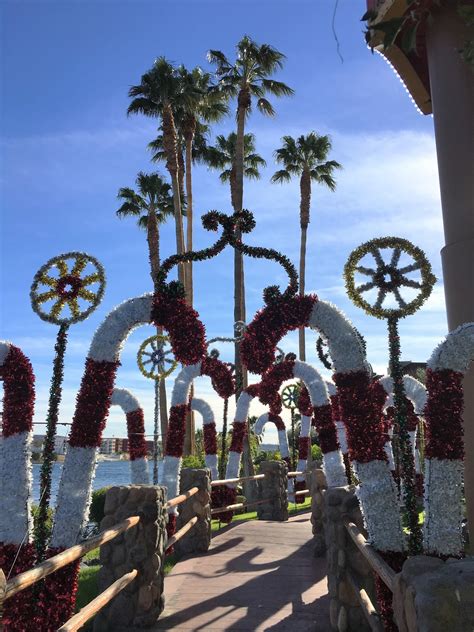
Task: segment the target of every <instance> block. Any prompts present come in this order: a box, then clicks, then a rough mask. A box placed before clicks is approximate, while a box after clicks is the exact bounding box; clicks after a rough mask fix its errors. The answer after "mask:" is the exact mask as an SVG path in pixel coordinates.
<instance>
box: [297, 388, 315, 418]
mask: <svg viewBox="0 0 474 632" xmlns="http://www.w3.org/2000/svg"><path fill="white" fill-rule="evenodd" d="M298 410H299V411H300V413H301V414H302V415H306V416H307V417H311V415H312V414H313V406H312V404H311V398H310V396H309V393H308V389H307V388H306V386H303V388H302V389H301V391H300V395H299V397H298Z"/></svg>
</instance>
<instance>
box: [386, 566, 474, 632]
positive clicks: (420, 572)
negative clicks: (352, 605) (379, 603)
mask: <svg viewBox="0 0 474 632" xmlns="http://www.w3.org/2000/svg"><path fill="white" fill-rule="evenodd" d="M393 611H394V616H395V621H396V623H397V625H398V629H399V632H446V630H451V631H452V632H454V631H456V632H470V631H471V630H474V559H472V558H467V559H464V560H456V559H450V560H448V561H447V562H443V561H442V560H440V559H438V558H436V557H428V556H425V555H418V556H416V557H412V558H410V559H408V560H407V561H406V562H405V564H404V565H403V569H402V572H401V573H399V574H398V575H397V576H396V578H395V587H394V591H393Z"/></svg>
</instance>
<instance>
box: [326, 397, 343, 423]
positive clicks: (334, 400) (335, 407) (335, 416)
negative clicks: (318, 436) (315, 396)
mask: <svg viewBox="0 0 474 632" xmlns="http://www.w3.org/2000/svg"><path fill="white" fill-rule="evenodd" d="M329 399H330V401H331V416H332V420H333V421H334V423H336V421H342V420H341V410H340V407H339V398H338V396H337V395H331V396H330V397H329Z"/></svg>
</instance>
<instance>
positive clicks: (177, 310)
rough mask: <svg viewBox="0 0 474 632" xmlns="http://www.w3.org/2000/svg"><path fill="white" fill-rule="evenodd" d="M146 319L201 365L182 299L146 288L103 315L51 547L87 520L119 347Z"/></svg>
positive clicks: (66, 542)
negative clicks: (141, 292) (142, 293)
mask: <svg viewBox="0 0 474 632" xmlns="http://www.w3.org/2000/svg"><path fill="white" fill-rule="evenodd" d="M149 323H153V324H154V325H156V326H159V327H163V329H165V330H166V331H167V332H168V335H169V337H170V340H171V346H172V348H173V351H174V354H175V357H176V359H177V360H178V361H179V362H182V363H183V364H191V365H195V364H196V362H199V365H200V360H201V359H203V358H204V357H205V354H206V344H205V332H204V326H203V325H202V323H201V322H200V321H199V318H198V314H197V312H195V311H194V310H193V309H192V308H191V307H189V306H188V305H187V304H186V302H185V301H184V299H181V298H173V297H168V296H166V297H164V296H160V295H158V296H155V297H154V296H153V295H152V294H145V295H143V296H140V297H136V298H132V299H129V300H127V301H125V302H124V303H122V304H121V305H119V306H118V307H116V308H115V309H113V310H112V311H111V312H110V313H109V314H108V315H107V317H106V318H105V319H104V321H103V322H102V324H101V325H100V327H99V328H98V330H97V331H96V333H95V334H94V337H93V339H92V343H91V346H90V349H89V353H88V356H87V359H86V366H85V371H84V375H83V378H82V382H81V387H80V390H79V393H78V396H77V403H76V410H75V413H74V417H73V422H72V427H71V433H70V436H69V448H68V451H67V454H66V458H65V461H64V466H63V471H62V476H61V481H60V484H59V490H58V499H57V509H56V514H55V520H54V525H53V533H52V537H51V543H50V546H51V548H52V549H54V550H56V549H59V548H67V547H69V546H72V545H73V544H75V543H76V541H77V538H78V536H79V534H80V532H81V528H82V526H83V525H84V523H85V521H86V520H87V516H88V511H89V504H90V498H91V488H92V479H93V476H94V472H95V466H96V452H97V448H98V447H99V446H100V442H101V438H102V431H103V429H104V426H105V422H106V418H107V415H108V412H109V408H110V404H111V397H112V392H113V389H114V381H115V374H116V372H117V368H118V366H119V359H120V353H121V349H122V346H123V344H124V342H125V340H126V339H127V337H128V335H129V334H130V332H131V331H132V330H133V329H135V328H136V327H139V326H140V325H145V324H149ZM186 403H187V402H186ZM170 422H171V420H170ZM170 429H171V423H170Z"/></svg>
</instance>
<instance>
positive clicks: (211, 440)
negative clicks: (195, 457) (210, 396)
mask: <svg viewBox="0 0 474 632" xmlns="http://www.w3.org/2000/svg"><path fill="white" fill-rule="evenodd" d="M191 410H194V411H195V412H197V413H199V414H200V415H201V417H202V429H203V435H204V452H205V457H204V458H205V462H206V467H208V468H209V469H210V470H211V479H212V480H217V479H218V478H219V473H218V469H217V468H218V456H217V431H216V422H215V418H214V411H213V410H212V408H211V407H210V405H209V404H208V403H207V402H206V401H205V400H204V399H198V398H197V397H193V399H192V400H191Z"/></svg>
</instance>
